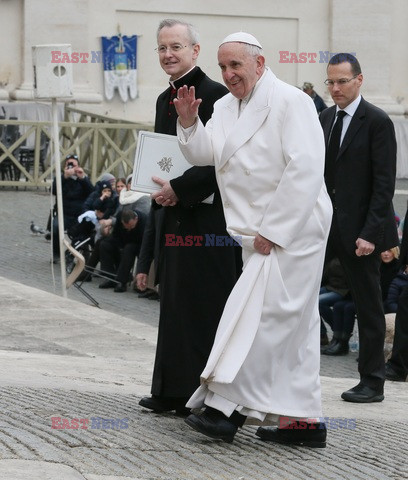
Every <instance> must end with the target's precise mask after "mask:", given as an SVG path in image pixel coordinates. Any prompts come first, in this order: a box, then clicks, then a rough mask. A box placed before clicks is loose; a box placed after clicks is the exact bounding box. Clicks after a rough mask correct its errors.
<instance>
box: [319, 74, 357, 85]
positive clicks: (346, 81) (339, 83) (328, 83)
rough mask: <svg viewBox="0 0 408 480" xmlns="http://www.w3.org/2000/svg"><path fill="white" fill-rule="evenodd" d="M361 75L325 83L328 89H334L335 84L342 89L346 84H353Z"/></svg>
mask: <svg viewBox="0 0 408 480" xmlns="http://www.w3.org/2000/svg"><path fill="white" fill-rule="evenodd" d="M359 75H360V74H359V73H358V74H357V75H354V77H351V78H340V80H329V79H327V80H325V81H324V83H325V84H326V85H327V86H328V87H334V84H335V83H337V85H339V86H340V87H341V86H343V85H345V84H346V83H349V82H351V81H352V80H354V79H355V78H356V77H358V76H359Z"/></svg>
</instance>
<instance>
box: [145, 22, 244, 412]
mask: <svg viewBox="0 0 408 480" xmlns="http://www.w3.org/2000/svg"><path fill="white" fill-rule="evenodd" d="M157 43H158V48H157V52H158V54H159V61H160V65H161V67H162V68H163V70H164V71H165V72H166V73H167V74H168V75H169V76H170V87H169V88H167V89H166V90H165V91H164V92H163V93H162V94H161V95H159V97H158V99H157V103H156V121H155V132H158V133H165V134H168V135H176V122H177V113H176V109H175V107H174V105H173V99H174V98H175V97H176V93H177V90H178V88H180V87H182V86H183V85H188V86H194V87H195V90H196V94H197V96H199V97H200V98H202V99H203V101H202V104H201V105H200V112H199V115H200V118H201V119H202V121H203V122H204V123H206V122H207V121H208V120H209V119H210V117H211V115H212V111H213V105H214V102H215V101H216V100H218V99H219V98H221V97H223V96H224V95H225V94H226V93H227V92H228V90H227V89H226V88H225V87H224V86H223V85H221V84H220V83H218V82H215V81H213V80H211V79H210V78H209V77H207V75H206V74H205V73H204V72H203V71H202V70H201V69H200V68H199V67H197V66H196V61H197V57H198V55H199V52H200V44H199V39H198V34H197V32H196V31H195V29H194V27H193V26H192V25H190V24H188V23H185V22H181V21H179V20H173V19H167V20H163V21H162V22H161V23H160V25H159V28H158V34H157ZM156 180H157V183H158V184H159V185H160V186H161V187H162V188H161V190H160V191H159V192H157V193H155V194H154V195H153V199H155V201H154V202H153V204H152V210H151V212H150V217H149V222H148V225H147V229H146V234H145V236H144V239H143V244H142V250H141V254H140V257H139V260H138V266H137V271H136V273H137V276H136V278H137V285H138V287H139V288H140V289H144V288H146V278H147V274H148V272H149V268H150V264H151V261H152V259H153V257H154V260H155V270H156V271H155V273H156V278H155V282H156V283H159V284H160V319H159V332H158V340H157V349H156V358H155V364H154V371H153V382H152V389H151V393H152V396H150V397H144V398H142V399H141V401H140V405H141V406H143V407H145V408H148V409H150V410H154V411H156V412H165V411H172V410H176V412H179V413H183V412H184V413H186V410H187V409H185V407H184V406H185V404H186V402H187V400H188V399H189V398H190V396H191V395H192V394H193V392H194V391H195V390H196V389H197V388H198V386H199V384H200V374H201V372H202V371H203V369H204V367H205V364H206V362H207V358H208V355H209V352H210V350H211V347H212V344H213V341H214V337H215V332H216V330H217V326H218V322H219V320H220V318H221V314H222V311H223V309H224V305H225V302H226V300H227V298H228V296H229V293H230V291H231V290H232V287H233V286H234V284H235V282H236V280H237V276H238V274H239V272H240V270H241V265H242V261H241V249H240V248H239V247H234V246H208V245H207V246H206V245H205V239H206V238H207V237H206V236H207V235H215V236H216V237H221V238H224V239H225V238H226V237H228V234H227V231H226V225H225V219H224V213H223V208H222V203H221V197H220V193H219V190H218V187H217V182H216V178H215V171H214V167H193V168H190V169H188V170H187V171H186V172H185V173H184V174H183V175H181V176H180V177H178V178H175V179H173V180H171V181H170V182H165V181H162V180H160V179H158V178H156ZM191 236H192V237H196V238H201V241H198V242H197V241H195V242H194V245H191V246H184V245H183V243H184V242H185V240H186V238H187V237H191ZM171 239H173V241H171ZM175 239H177V242H178V243H176V241H175ZM199 243H201V246H200V245H198V244H199Z"/></svg>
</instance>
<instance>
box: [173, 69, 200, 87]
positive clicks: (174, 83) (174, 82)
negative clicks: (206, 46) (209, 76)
mask: <svg viewBox="0 0 408 480" xmlns="http://www.w3.org/2000/svg"><path fill="white" fill-rule="evenodd" d="M195 68H196V65H194V67H192V68H190V70H189V71H188V72H186V73H185V74H184V75H182V76H181V77H179V78H176V79H175V80H169V83H170V85H171V86H172V88H177V86H176V82H177V83H179V81H180V80H181V79H182V78H184V77H186V76H187V75H188V74H189V73H190V72H191V71H193V70H194V69H195Z"/></svg>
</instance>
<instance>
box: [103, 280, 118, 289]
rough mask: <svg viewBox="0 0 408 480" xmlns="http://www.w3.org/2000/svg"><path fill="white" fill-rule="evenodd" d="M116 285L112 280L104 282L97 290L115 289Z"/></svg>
mask: <svg viewBox="0 0 408 480" xmlns="http://www.w3.org/2000/svg"><path fill="white" fill-rule="evenodd" d="M116 285H117V283H116V282H114V281H113V280H106V281H105V282H103V283H101V284H100V285H99V288H115V287H116Z"/></svg>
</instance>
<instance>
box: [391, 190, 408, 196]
mask: <svg viewBox="0 0 408 480" xmlns="http://www.w3.org/2000/svg"><path fill="white" fill-rule="evenodd" d="M394 195H408V190H395V191H394Z"/></svg>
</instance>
